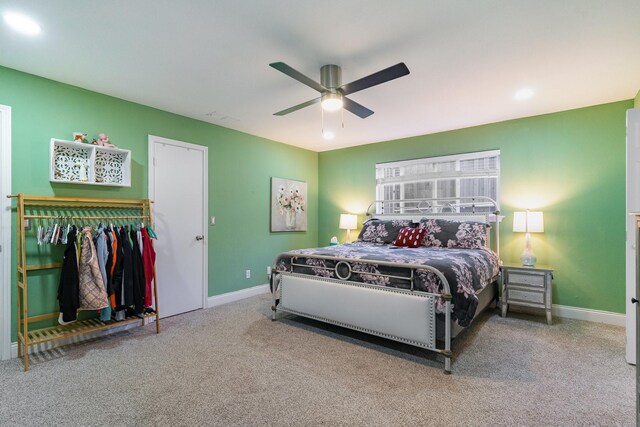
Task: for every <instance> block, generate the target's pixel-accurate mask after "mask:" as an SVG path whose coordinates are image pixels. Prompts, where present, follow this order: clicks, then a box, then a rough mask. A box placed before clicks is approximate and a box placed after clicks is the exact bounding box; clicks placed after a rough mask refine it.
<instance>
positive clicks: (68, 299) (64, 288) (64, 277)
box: [58, 225, 80, 325]
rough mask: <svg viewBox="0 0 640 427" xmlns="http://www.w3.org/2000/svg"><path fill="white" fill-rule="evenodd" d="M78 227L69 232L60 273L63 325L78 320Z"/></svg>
mask: <svg viewBox="0 0 640 427" xmlns="http://www.w3.org/2000/svg"><path fill="white" fill-rule="evenodd" d="M76 232H77V229H76V226H75V225H73V226H71V229H70V230H69V235H68V239H69V243H68V244H67V247H66V249H65V250H64V259H63V261H62V270H61V272H60V282H59V284H58V303H59V304H60V317H59V318H58V322H59V323H60V324H61V325H66V324H67V323H71V322H75V321H76V320H77V319H78V314H77V311H78V308H79V307H80V298H79V282H80V280H79V277H80V275H79V272H78V259H77V257H76V256H77V255H76Z"/></svg>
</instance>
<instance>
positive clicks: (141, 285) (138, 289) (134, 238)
mask: <svg viewBox="0 0 640 427" xmlns="http://www.w3.org/2000/svg"><path fill="white" fill-rule="evenodd" d="M129 236H130V237H131V243H132V246H131V266H132V271H133V305H134V314H135V315H136V316H140V315H142V314H144V297H145V278H144V267H143V265H142V252H141V248H140V247H139V245H138V231H137V230H133V229H132V230H131V231H130V232H129Z"/></svg>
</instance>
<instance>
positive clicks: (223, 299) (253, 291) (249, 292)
mask: <svg viewBox="0 0 640 427" xmlns="http://www.w3.org/2000/svg"><path fill="white" fill-rule="evenodd" d="M269 292H271V290H270V289H269V284H268V283H266V284H264V285H258V286H254V287H252V288H247V289H240V290H239V291H233V292H227V293H226V294H221V295H214V296H212V297H209V299H208V300H207V308H211V307H217V306H219V305H223V304H229V303H230V302H235V301H240V300H243V299H245V298H250V297H254V296H256V295H262V294H268V293H269Z"/></svg>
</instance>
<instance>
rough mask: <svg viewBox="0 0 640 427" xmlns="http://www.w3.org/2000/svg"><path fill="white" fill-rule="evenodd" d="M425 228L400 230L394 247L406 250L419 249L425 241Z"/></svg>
mask: <svg viewBox="0 0 640 427" xmlns="http://www.w3.org/2000/svg"><path fill="white" fill-rule="evenodd" d="M425 232H426V230H425V229H424V228H409V227H405V228H402V229H400V231H399V232H398V237H396V241H395V242H393V245H394V246H404V247H406V248H417V247H419V246H420V245H421V244H422V239H424V233H425Z"/></svg>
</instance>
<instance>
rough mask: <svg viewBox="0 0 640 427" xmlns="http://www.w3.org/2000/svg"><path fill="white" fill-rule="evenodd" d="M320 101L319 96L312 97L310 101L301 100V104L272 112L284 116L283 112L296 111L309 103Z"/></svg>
mask: <svg viewBox="0 0 640 427" xmlns="http://www.w3.org/2000/svg"><path fill="white" fill-rule="evenodd" d="M318 102H320V98H316V99H312V100H311V101H307V102H303V103H302V104H298V105H295V106H293V107H291V108H287V109H286V110H282V111H278V112H277V113H273V115H274V116H284V115H285V114H289V113H293V112H294V111H298V110H300V109H302V108H304V107H308V106H309V105H313V104H316V103H318Z"/></svg>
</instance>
